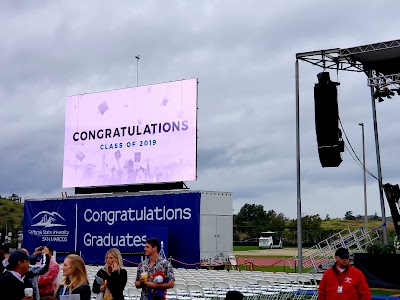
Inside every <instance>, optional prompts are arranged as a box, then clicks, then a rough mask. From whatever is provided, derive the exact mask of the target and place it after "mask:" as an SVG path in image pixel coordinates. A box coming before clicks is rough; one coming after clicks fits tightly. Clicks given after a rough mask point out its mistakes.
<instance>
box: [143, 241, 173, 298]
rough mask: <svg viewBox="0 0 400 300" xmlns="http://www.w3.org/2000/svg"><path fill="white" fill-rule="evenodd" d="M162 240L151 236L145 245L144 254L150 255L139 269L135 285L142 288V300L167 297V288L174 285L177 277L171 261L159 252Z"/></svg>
mask: <svg viewBox="0 0 400 300" xmlns="http://www.w3.org/2000/svg"><path fill="white" fill-rule="evenodd" d="M159 251H160V242H159V240H158V239H157V238H150V239H148V240H147V241H146V245H145V246H144V254H145V255H146V256H147V257H148V258H147V259H146V260H144V261H142V262H141V263H140V264H139V266H138V269H137V274H136V281H135V286H136V287H137V288H138V289H139V288H141V289H142V295H141V298H140V299H141V300H161V299H165V295H166V291H167V289H170V288H173V287H174V282H175V277H174V272H173V269H172V265H171V263H170V262H169V261H168V260H166V259H165V258H163V257H161V256H160V255H159V254H158V253H159Z"/></svg>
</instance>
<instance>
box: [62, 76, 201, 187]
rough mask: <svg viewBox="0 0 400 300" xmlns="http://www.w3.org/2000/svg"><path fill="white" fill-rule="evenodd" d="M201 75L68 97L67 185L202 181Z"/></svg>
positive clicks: (64, 172) (66, 130) (64, 170)
mask: <svg viewBox="0 0 400 300" xmlns="http://www.w3.org/2000/svg"><path fill="white" fill-rule="evenodd" d="M196 109H197V79H190V80H181V81H173V82H166V83H160V84H154V85H148V86H139V87H134V88H126V89H119V90H112V91H105V92H97V93H90V94H83V95H76V96H71V97H67V105H66V119H65V142H64V168H63V187H64V188H68V187H85V186H106V185H123V184H143V183H157V182H174V181H189V180H196V131H197V126H196V125H197V123H196V122H197V120H196V116H197V113H196Z"/></svg>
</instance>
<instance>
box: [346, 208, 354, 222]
mask: <svg viewBox="0 0 400 300" xmlns="http://www.w3.org/2000/svg"><path fill="white" fill-rule="evenodd" d="M344 219H345V220H355V219H356V217H355V216H353V212H352V211H351V210H349V211H346V213H345V214H344Z"/></svg>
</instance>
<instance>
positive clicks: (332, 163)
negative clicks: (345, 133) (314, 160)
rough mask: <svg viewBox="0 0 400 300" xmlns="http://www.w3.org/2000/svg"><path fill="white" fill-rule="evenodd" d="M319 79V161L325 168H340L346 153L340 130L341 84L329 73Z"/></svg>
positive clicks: (316, 93) (316, 98)
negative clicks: (339, 95) (338, 92)
mask: <svg viewBox="0 0 400 300" xmlns="http://www.w3.org/2000/svg"><path fill="white" fill-rule="evenodd" d="M317 78H318V83H316V84H315V86H314V105H315V131H316V135H317V144H318V155H319V160H320V162H321V165H322V167H323V168H326V167H338V166H339V165H340V163H341V162H342V156H341V153H342V152H344V142H343V139H342V132H341V130H340V129H339V108H338V101H337V86H338V85H339V83H338V82H334V81H332V80H331V79H330V77H329V72H321V73H319V74H318V75H317Z"/></svg>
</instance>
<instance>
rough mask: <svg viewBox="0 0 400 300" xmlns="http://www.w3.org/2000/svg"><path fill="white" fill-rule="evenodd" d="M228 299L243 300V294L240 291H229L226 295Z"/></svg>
mask: <svg viewBox="0 0 400 300" xmlns="http://www.w3.org/2000/svg"><path fill="white" fill-rule="evenodd" d="M225 299H226V300H243V294H242V293H241V292H239V291H228V292H227V293H226V296H225Z"/></svg>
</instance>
